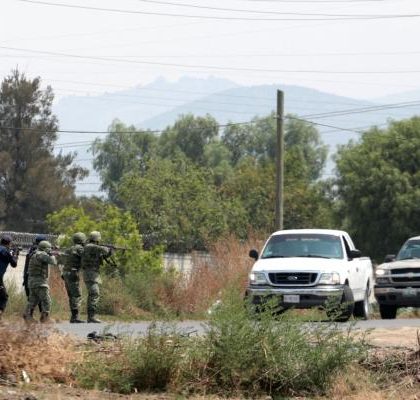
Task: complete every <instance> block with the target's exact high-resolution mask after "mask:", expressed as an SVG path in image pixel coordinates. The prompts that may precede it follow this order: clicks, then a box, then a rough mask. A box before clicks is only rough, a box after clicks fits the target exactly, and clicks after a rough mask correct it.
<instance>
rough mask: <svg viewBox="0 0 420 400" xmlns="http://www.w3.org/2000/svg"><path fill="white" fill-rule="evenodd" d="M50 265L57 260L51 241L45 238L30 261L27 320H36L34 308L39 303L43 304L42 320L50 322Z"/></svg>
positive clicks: (24, 316) (25, 316)
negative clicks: (53, 253) (52, 252)
mask: <svg viewBox="0 0 420 400" xmlns="http://www.w3.org/2000/svg"><path fill="white" fill-rule="evenodd" d="M49 265H57V261H56V259H55V257H54V256H53V255H51V243H50V242H47V241H46V240H43V241H42V242H40V243H39V245H38V249H37V250H36V251H35V253H34V254H33V256H32V257H31V259H30V261H29V268H28V286H29V300H28V305H27V306H26V310H25V314H24V315H23V318H24V319H25V321H28V322H32V321H34V317H33V313H34V309H35V307H36V306H37V305H38V304H41V309H42V312H41V322H49V315H50V309H51V297H50V288H49V286H48V276H49V270H48V266H49Z"/></svg>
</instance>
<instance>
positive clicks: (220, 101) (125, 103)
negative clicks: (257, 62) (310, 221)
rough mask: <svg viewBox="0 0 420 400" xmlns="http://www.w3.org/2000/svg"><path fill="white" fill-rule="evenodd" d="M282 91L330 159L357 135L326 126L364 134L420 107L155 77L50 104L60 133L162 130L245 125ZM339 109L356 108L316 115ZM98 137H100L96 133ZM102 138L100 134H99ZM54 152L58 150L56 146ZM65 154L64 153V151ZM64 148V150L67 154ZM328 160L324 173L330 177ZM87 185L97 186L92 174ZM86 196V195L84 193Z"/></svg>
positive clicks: (409, 96) (297, 89)
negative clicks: (198, 121)
mask: <svg viewBox="0 0 420 400" xmlns="http://www.w3.org/2000/svg"><path fill="white" fill-rule="evenodd" d="M277 89H282V90H283V91H284V93H285V111H286V113H291V114H296V115H298V116H300V117H301V118H305V119H308V120H311V121H313V122H317V123H319V124H322V125H327V126H321V125H317V128H318V129H319V130H320V132H321V134H322V138H323V141H324V143H326V144H327V145H328V146H329V148H330V155H331V154H333V153H334V152H335V150H336V147H337V145H340V144H345V143H347V142H348V141H349V140H350V139H357V138H358V137H359V134H358V133H355V132H354V133H353V132H349V131H346V130H340V129H335V128H331V127H328V125H331V126H333V127H339V128H346V129H355V130H364V129H366V128H368V127H370V126H372V125H379V126H383V125H385V124H386V123H387V121H389V120H390V119H396V120H398V119H402V118H409V117H411V116H413V115H415V114H420V107H419V106H416V107H410V108H399V109H398V108H397V109H388V110H377V111H375V112H366V110H364V111H363V110H360V109H363V108H366V107H371V106H376V105H380V104H389V103H397V102H403V101H412V100H418V99H420V91H417V92H407V93H401V94H396V95H393V96H389V97H386V98H381V99H375V101H371V102H368V101H364V100H359V99H354V98H348V97H342V96H337V95H333V94H330V93H325V92H321V91H318V90H314V89H310V88H306V87H301V86H290V85H281V84H279V85H274V84H273V85H258V86H239V85H237V84H236V83H234V82H232V81H228V80H223V79H217V78H207V79H197V78H190V77H184V78H182V79H180V80H178V81H176V82H168V81H166V80H164V79H158V80H156V81H155V82H153V83H151V84H149V85H146V86H142V87H139V86H137V87H133V88H132V89H128V90H122V91H116V92H112V93H106V94H103V95H99V96H69V97H64V98H62V99H60V100H59V101H58V102H57V104H56V105H55V106H54V112H55V113H56V115H57V116H58V118H59V122H60V128H61V129H74V130H94V131H98V130H99V131H104V130H106V129H107V127H108V126H109V125H110V123H111V122H112V120H113V119H115V118H118V119H120V120H121V121H123V122H124V123H126V124H133V125H135V126H136V127H138V128H150V129H157V130H161V129H164V128H166V127H167V126H168V125H171V124H173V123H174V122H175V120H176V119H177V118H178V117H179V116H180V115H181V114H187V113H193V114H195V115H205V114H211V115H212V116H214V117H215V118H216V120H217V121H218V122H220V123H221V124H225V123H227V122H229V121H231V122H243V121H249V120H251V119H252V118H253V117H255V116H265V115H267V114H269V113H270V112H271V111H272V110H274V109H275V107H276V91H277ZM342 110H354V112H350V113H347V114H346V115H340V116H331V115H330V116H318V117H316V116H315V114H321V113H331V112H335V111H342ZM97 136H99V135H97ZM101 137H103V135H101ZM94 139H95V135H91V134H89V135H87V134H83V133H76V134H72V135H65V134H63V135H61V136H60V137H59V142H58V143H68V142H74V141H80V140H92V141H93V140H94ZM88 147H89V146H88V145H86V146H85V147H77V148H75V149H74V150H77V151H78V153H79V156H78V159H79V160H82V161H80V162H79V163H80V164H81V165H83V166H85V167H88V168H90V169H91V161H90V159H91V158H92V155H91V154H89V153H88V152H87V149H88ZM57 150H59V148H58V147H57ZM63 150H64V149H63ZM71 150H72V149H71V148H68V147H66V148H65V150H64V151H71ZM332 169H333V163H332V161H331V159H330V160H329V162H328V165H327V168H326V174H329V173H331V171H332ZM88 181H89V182H97V181H98V178H95V177H94V176H92V177H90V178H88ZM97 188H98V185H97V184H96V183H95V184H92V185H83V186H79V188H78V189H79V192H80V193H82V192H81V190H82V189H83V191H86V192H87V191H91V190H97ZM87 194H88V193H87Z"/></svg>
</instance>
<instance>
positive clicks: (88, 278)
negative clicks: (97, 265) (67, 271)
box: [83, 271, 101, 313]
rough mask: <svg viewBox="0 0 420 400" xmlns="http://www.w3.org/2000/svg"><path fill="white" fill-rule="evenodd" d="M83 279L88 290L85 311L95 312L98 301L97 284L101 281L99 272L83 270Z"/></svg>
mask: <svg viewBox="0 0 420 400" xmlns="http://www.w3.org/2000/svg"><path fill="white" fill-rule="evenodd" d="M83 280H84V281H85V285H86V289H87V292H88V297H87V311H88V313H96V311H97V309H98V303H99V285H100V283H101V278H100V276H99V272H96V271H83Z"/></svg>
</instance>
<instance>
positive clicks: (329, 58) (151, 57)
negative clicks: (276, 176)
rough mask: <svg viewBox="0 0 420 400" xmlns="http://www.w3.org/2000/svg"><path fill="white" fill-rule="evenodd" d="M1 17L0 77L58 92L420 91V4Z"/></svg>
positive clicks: (273, 2)
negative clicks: (140, 88) (211, 85)
mask: <svg viewBox="0 0 420 400" xmlns="http://www.w3.org/2000/svg"><path fill="white" fill-rule="evenodd" d="M40 3H44V4H40ZM46 3H49V4H46ZM167 3H172V4H167ZM54 4H66V5H72V6H83V7H91V8H106V9H114V10H116V9H118V10H119V11H118V12H113V11H110V10H108V11H105V10H98V9H80V8H70V7H57V6H55V5H54ZM173 4H177V5H173ZM180 4H183V6H181V5H180ZM187 5H190V6H191V5H193V6H194V7H188V6H187ZM203 7H204V8H203ZM209 8H215V9H209ZM217 8H219V9H220V8H223V9H229V10H216V9H217ZM238 10H253V11H258V13H256V12H253V13H251V12H244V11H238ZM127 11H129V12H130V11H131V13H128V12H127ZM143 13H145V14H143ZM286 13H289V14H286ZM156 14H166V15H156ZM168 14H176V15H177V16H169V15H168ZM302 14H313V15H302ZM318 14H321V15H318ZM325 14H327V16H325ZM180 15H189V16H202V17H205V18H190V17H182V16H180ZM351 15H355V16H357V18H359V19H358V20H354V19H351V20H350V19H347V18H348V16H351ZM388 15H389V16H392V17H391V18H383V16H388ZM370 16H375V19H372V18H370ZM396 16H403V17H400V18H396ZM0 17H1V24H0V77H1V78H2V77H4V76H5V75H6V74H8V73H9V72H10V70H11V69H12V68H13V67H16V66H19V68H20V69H21V70H23V71H25V72H26V73H27V75H28V76H30V77H32V76H35V75H40V76H41V77H42V79H43V81H44V82H45V83H48V84H51V85H52V86H53V88H54V90H55V92H56V93H57V94H58V95H59V96H62V95H65V94H70V93H73V94H80V93H90V94H96V93H100V92H103V91H105V90H108V91H114V90H117V89H118V88H123V87H130V86H134V85H143V84H146V83H148V82H150V81H152V80H154V79H156V78H157V77H159V76H163V77H165V78H167V79H170V80H175V79H177V78H179V77H180V76H183V75H190V76H197V77H206V76H209V75H213V76H217V77H222V78H227V79H232V80H234V81H236V82H238V83H241V84H246V85H252V84H260V83H285V84H300V85H303V86H309V87H313V88H317V89H320V90H324V91H328V92H333V93H336V94H341V95H346V96H354V97H358V98H366V99H367V98H375V97H378V96H382V95H386V94H390V93H394V92H400V91H409V90H415V89H420V45H419V44H418V43H419V38H420V1H419V0H370V1H369V0H368V1H366V0H365V1H363V0H360V1H354V0H337V1H332V0H323V1H322V0H321V1H320V0H312V1H309V0H308V1H302V0H294V1H288V2H285V1H284V0H118V1H116V0H101V1H100V0H50V1H47V0H46V1H45V2H42V1H40V2H37V1H35V0H34V2H31V1H22V0H0ZM213 17H220V18H224V19H211V18H213ZM312 18H314V19H317V20H315V21H314V20H313V21H308V20H305V19H312ZM343 18H344V19H343ZM360 18H363V19H362V20H361V19H360ZM267 19H276V20H274V21H273V20H272V21H267ZM284 19H295V20H293V21H290V20H289V21H287V20H284ZM321 19H329V20H321ZM12 48H13V50H12ZM43 52H44V53H43ZM48 52H50V54H47V53H48ZM52 53H61V54H67V55H72V56H73V57H66V56H62V55H58V54H52ZM83 57H93V58H92V59H89V58H83ZM113 59H114V60H113ZM115 59H117V60H118V61H116V60H115ZM165 64H166V65H165ZM168 64H169V65H168ZM270 70H271V71H270ZM273 70H274V71H273ZM296 71H301V72H296ZM348 72H352V73H348ZM378 72H379V73H378Z"/></svg>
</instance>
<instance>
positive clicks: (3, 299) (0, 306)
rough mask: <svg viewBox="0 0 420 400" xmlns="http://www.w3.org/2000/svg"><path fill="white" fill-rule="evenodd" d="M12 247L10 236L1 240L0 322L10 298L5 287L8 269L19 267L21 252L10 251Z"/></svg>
mask: <svg viewBox="0 0 420 400" xmlns="http://www.w3.org/2000/svg"><path fill="white" fill-rule="evenodd" d="M11 245H12V238H11V236H9V235H5V236H3V237H2V238H1V240H0V320H1V318H2V314H3V312H4V310H5V308H6V305H7V300H8V298H9V296H8V294H7V291H6V287H5V286H4V282H3V277H4V274H5V273H6V269H7V267H8V265H9V264H10V265H11V266H12V267H13V268H16V266H17V260H18V257H19V251H17V252H14V251H12V250H11V249H10V247H11Z"/></svg>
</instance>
